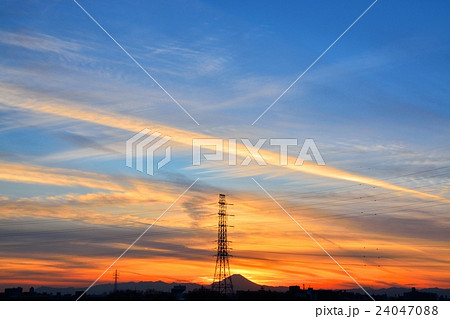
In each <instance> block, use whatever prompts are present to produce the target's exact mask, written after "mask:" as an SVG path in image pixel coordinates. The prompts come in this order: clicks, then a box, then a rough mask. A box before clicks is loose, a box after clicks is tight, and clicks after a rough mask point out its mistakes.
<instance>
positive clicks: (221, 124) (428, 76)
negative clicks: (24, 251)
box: [0, 0, 450, 240]
mask: <svg viewBox="0 0 450 319" xmlns="http://www.w3.org/2000/svg"><path fill="white" fill-rule="evenodd" d="M79 3H80V4H81V5H82V6H83V7H84V8H85V9H86V10H87V11H88V12H90V13H91V14H92V16H93V17H95V19H97V20H98V22H99V23H100V24H101V25H102V26H103V27H104V28H105V29H106V30H107V31H108V32H109V33H110V34H111V35H112V36H113V37H114V38H115V39H116V40H117V41H118V42H119V43H120V44H121V45H122V46H123V47H124V48H125V49H126V50H128V51H129V53H130V54H132V55H133V56H134V57H135V58H136V60H137V61H138V62H139V63H141V64H142V66H143V67H144V68H145V69H146V70H148V72H149V73H150V74H151V75H152V76H154V77H155V79H157V81H159V83H160V84H161V85H162V86H163V87H164V88H166V89H167V91H168V92H170V94H172V95H173V96H174V97H175V99H177V100H178V101H179V102H180V103H181V104H182V105H183V106H184V107H185V108H186V109H187V110H188V111H189V113H191V114H192V116H193V117H194V118H195V119H196V120H198V122H199V123H200V126H197V125H196V124H195V123H194V122H193V121H192V120H191V119H190V118H189V117H188V116H187V115H186V114H185V113H183V112H182V111H181V110H180V109H179V107H178V106H177V105H176V104H175V103H174V102H173V101H171V100H170V98H168V96H167V95H166V94H165V93H164V92H163V91H162V90H161V89H160V88H159V87H158V86H157V85H156V84H155V83H153V81H152V80H151V79H150V78H149V77H147V75H146V74H145V73H144V72H142V70H140V69H139V67H138V66H136V64H134V63H133V61H131V60H130V59H129V57H127V56H126V54H125V53H124V52H123V51H122V50H120V48H119V47H118V46H117V45H116V44H115V43H114V42H113V41H112V40H111V39H110V38H109V37H108V36H107V35H106V34H105V33H104V32H103V31H102V30H100V29H99V28H98V26H96V25H95V24H94V23H93V21H91V20H90V19H89V17H88V16H87V15H86V14H84V12H83V11H82V10H81V9H80V8H79V7H78V6H77V5H76V4H75V3H74V2H73V1H68V0H64V1H52V2H44V3H43V2H41V1H3V2H2V4H1V5H0V19H1V24H0V57H1V59H0V89H1V90H2V92H1V93H0V157H1V160H2V161H4V162H7V163H15V164H22V165H31V166H33V167H37V168H36V170H37V171H38V170H39V169H38V167H41V168H43V170H44V168H45V169H49V170H50V168H51V169H60V170H67V171H65V172H66V173H65V174H69V176H72V174H73V176H77V177H80V178H81V177H82V178H94V177H93V176H94V175H93V174H99V175H98V176H103V177H104V176H109V177H110V179H111V180H112V181H114V182H117V183H119V184H120V183H122V182H123V181H124V180H127V181H128V179H136V180H139V181H144V182H145V181H148V178H149V177H148V176H143V175H142V174H141V173H139V172H136V171H134V170H132V169H129V168H127V167H125V164H124V161H125V160H124V147H125V141H126V140H127V139H128V138H130V137H131V136H132V135H133V134H134V133H135V132H138V131H140V130H141V129H143V128H144V127H142V126H140V124H139V123H137V124H136V128H135V129H133V130H129V129H128V130H127V129H123V128H122V129H121V128H118V127H114V125H106V124H104V125H98V123H97V124H96V123H94V122H95V120H91V121H84V120H79V119H77V118H76V117H73V116H72V117H71V116H67V117H65V116H64V115H61V114H60V115H55V114H52V113H48V112H42V111H39V110H38V109H36V108H38V107H41V110H42V108H43V107H45V106H47V105H60V106H64V107H65V108H67V110H74V111H76V110H77V109H78V108H80V109H83V108H87V109H89V110H91V111H92V112H97V113H98V114H100V115H101V114H105V113H108V114H114V116H116V118H118V119H121V118H122V117H123V118H128V117H129V118H132V119H138V120H141V121H142V122H145V123H149V124H151V125H155V126H156V127H158V126H162V127H169V128H173V129H180V130H185V131H188V132H195V134H205V135H209V136H214V137H223V138H251V139H253V140H255V139H257V138H259V137H264V138H281V137H287V138H298V139H299V140H300V141H303V140H304V139H305V138H313V139H314V140H315V142H316V144H317V145H318V147H319V149H320V151H321V153H322V156H323V157H324V159H325V161H326V163H327V165H329V166H330V167H333V168H336V169H340V170H344V171H347V172H351V173H355V174H359V175H362V176H368V177H373V178H377V179H379V180H390V181H391V182H392V183H394V184H398V185H401V186H404V187H409V188H413V189H414V188H418V190H424V191H426V192H428V193H432V194H437V195H439V196H442V197H446V198H448V197H449V193H448V192H449V190H448V186H446V185H448V182H447V180H446V179H445V178H447V176H446V175H445V174H444V173H445V172H446V171H445V170H443V171H437V172H436V173H435V174H434V173H427V172H432V171H431V170H435V169H444V168H445V167H446V166H448V156H449V155H450V149H449V146H448V141H449V137H450V128H449V123H450V105H449V103H450V102H449V101H450V96H449V90H448V87H449V84H450V81H449V80H450V79H449V74H450V72H449V71H450V70H449V63H448V61H449V58H450V56H449V55H450V53H449V52H450V50H449V49H450V47H449V46H450V44H449V41H448V34H449V32H450V23H449V22H448V21H449V20H450V19H449V18H448V12H449V9H450V4H449V3H448V2H447V1H432V2H426V1H384V0H380V1H378V3H376V4H375V5H374V6H373V7H372V8H371V10H370V11H368V12H367V14H366V15H365V16H364V17H362V18H361V20H360V21H358V22H357V23H356V24H355V26H354V27H353V28H352V29H351V30H350V31H349V32H348V33H347V34H345V35H344V36H343V37H342V38H341V39H340V40H339V41H338V42H337V43H336V44H335V46H333V48H331V49H330V51H329V52H328V53H327V54H325V55H324V56H323V57H322V59H321V60H320V61H318V63H317V64H316V65H314V66H313V67H312V68H311V69H310V70H309V72H308V73H307V74H305V76H304V77H303V78H302V79H300V81H298V82H297V83H296V85H295V86H294V87H292V89H291V90H289V91H288V92H287V94H286V95H285V96H283V97H282V98H281V99H280V100H279V101H278V103H276V104H275V105H274V106H273V108H272V109H270V110H269V111H268V112H267V113H266V114H265V115H264V116H263V117H262V118H261V119H260V120H259V121H258V122H257V123H256V124H255V125H254V126H252V125H251V123H252V122H253V121H254V120H255V119H256V118H257V117H258V116H259V115H260V114H261V112H263V111H264V110H265V109H266V107H268V106H269V105H270V104H271V103H272V102H273V101H274V100H275V99H276V98H277V97H278V96H279V95H280V94H281V92H283V91H284V90H285V89H286V88H287V87H288V86H289V85H290V84H291V83H292V82H293V81H294V80H295V79H296V78H297V77H298V76H299V75H300V74H301V73H302V72H303V71H304V70H305V69H306V68H307V67H308V66H309V65H310V64H311V63H312V62H313V61H314V60H315V59H316V58H317V57H318V56H319V55H320V54H321V53H322V52H323V51H324V50H325V49H326V48H327V47H328V46H329V45H330V44H331V43H332V42H333V41H334V40H335V39H336V38H337V37H338V36H339V35H340V34H341V33H342V32H343V31H344V30H345V29H346V28H347V27H348V26H349V25H350V24H351V23H352V22H353V21H354V20H355V19H356V18H357V17H358V16H359V15H360V14H361V13H362V12H363V11H364V10H365V9H366V8H367V7H368V6H369V5H370V4H371V1H361V0H358V1H356V0H355V1H288V2H283V3H278V2H276V1H258V2H255V1H225V2H224V1H208V2H202V1H171V2H166V1H152V2H145V1H138V2H131V3H128V2H123V1H83V0H80V1H79ZM100 115H99V117H100ZM162 133H163V134H170V132H162ZM268 149H270V148H268ZM298 150H299V148H293V149H292V155H294V156H295V154H296V152H298ZM159 155H162V154H159ZM190 156H191V154H190V152H189V148H186V146H184V147H181V148H178V149H177V145H174V155H173V157H174V160H173V161H172V162H171V163H169V164H168V165H166V166H165V167H164V168H162V169H161V170H160V171H158V172H157V174H156V176H155V177H152V178H153V180H152V182H151V183H161V184H163V185H165V186H164V187H167V188H172V189H177V190H178V188H177V187H184V186H187V185H189V184H190V181H192V180H194V179H195V178H197V177H200V178H201V181H202V182H201V183H203V184H202V185H203V186H202V187H204V189H208V190H209V191H211V192H214V191H217V192H219V191H221V190H222V189H225V190H226V191H227V192H229V193H231V194H233V192H234V193H235V194H236V196H238V195H237V194H238V193H239V191H245V192H250V193H252V194H257V193H258V192H260V190H259V189H258V188H257V186H256V185H255V184H254V183H252V181H251V180H250V179H249V176H257V178H261V179H264V181H265V182H266V184H265V185H267V187H268V188H270V189H271V190H272V191H273V192H274V193H276V194H277V196H279V198H282V199H284V200H286V201H290V202H289V207H295V205H297V204H299V202H300V203H302V205H304V204H305V201H306V202H307V203H308V205H311V206H312V207H314V206H320V204H321V195H320V193H319V195H318V196H314V197H312V198H310V199H305V198H304V196H302V194H303V193H305V191H306V192H314V191H319V192H320V191H323V190H327V189H330V188H333V187H344V190H345V187H348V186H354V185H353V184H354V183H351V182H348V181H347V182H344V181H342V180H338V179H335V178H333V177H331V178H327V177H324V176H322V177H318V176H311V175H309V174H303V173H299V172H291V171H289V170H285V169H283V168H280V167H272V166H271V167H267V168H264V167H263V168H257V167H256V168H255V167H254V168H252V170H251V171H250V170H249V171H246V170H244V169H242V168H233V167H227V166H220V165H203V166H201V167H199V168H192V167H191V165H190V164H191V157H190ZM75 171H76V172H75ZM67 172H68V173H67ZM416 172H417V174H413V175H411V176H408V177H406V178H402V177H397V176H403V175H405V174H410V173H416ZM420 172H425V173H420ZM440 172H442V173H443V174H442V175H439V173H440ZM48 173H49V174H50V173H51V172H50V171H49V172H48ZM60 173H61V172H60V171H58V172H57V174H60ZM61 174H62V173H61ZM434 175H437V176H434ZM103 177H102V178H103ZM99 178H100V177H99ZM443 178H444V179H443ZM83 183H84V184H83ZM83 183H80V184H77V185H73V184H70V185H67V186H66V185H59V184H58V185H53V184H51V183H49V184H45V183H42V184H33V183H28V182H26V183H20V182H17V181H15V180H9V179H7V178H5V179H3V180H1V181H0V190H1V193H0V197H1V196H3V197H5V198H6V199H7V200H8V201H14V200H16V201H20V200H21V199H22V200H23V199H24V198H26V199H27V200H31V199H36V200H38V199H39V200H43V199H45V198H47V197H51V196H66V195H67V194H68V193H70V194H71V195H70V196H72V195H73V194H78V195H80V194H91V192H92V186H86V185H91V184H89V183H90V182H89V183H87V182H83ZM149 183H150V181H149ZM443 185H444V186H446V187H445V188H444V187H443ZM108 187H110V185H108ZM374 189H375V187H374V186H373V188H371V186H370V185H369V186H367V185H361V187H358V191H355V193H354V194H358V193H359V192H360V193H361V196H372V195H373V196H374V194H371V193H370V192H371V191H373V192H375V194H378V193H377V192H379V193H381V194H382V196H384V195H385V192H386V190H385V189H381V188H377V189H376V190H374ZM97 191H98V190H97ZM108 191H111V192H113V191H115V189H114V187H112V188H110V189H108ZM354 194H352V193H351V192H349V193H347V192H345V191H344V192H343V193H337V194H335V193H333V194H328V195H327V196H329V197H330V198H327V199H328V200H337V201H341V200H348V199H351V198H352V197H350V198H349V197H348V196H352V195H354ZM259 195H263V194H259ZM346 196H347V197H346ZM301 199H302V200H304V202H302V201H301ZM390 199H391V200H392V202H389V204H387V205H388V206H389V205H393V204H395V202H396V201H398V200H399V199H398V198H395V197H394V198H390ZM401 200H402V201H403V200H404V201H405V202H406V203H408V202H409V201H410V200H411V199H410V198H409V197H407V198H403V197H402V198H401ZM414 200H418V199H414ZM418 201H419V206H418V207H419V208H418V210H420V207H422V206H420V205H422V204H424V203H422V202H420V200H418ZM39 203H40V202H39ZM9 204H10V205H14V203H9ZM47 204H48V203H46V205H47ZM372 204H373V203H372ZM15 205H19V202H16V203H15ZM48 205H51V204H48ZM352 205H354V206H356V208H355V209H356V210H360V206H361V203H353V204H352ZM364 205H367V202H364ZM364 205H363V206H364ZM426 205H427V204H426V203H425V206H424V207H428V206H426ZM394 206H395V205H394ZM352 207H353V206H352ZM444 208H445V207H442V206H438V207H437V208H436V210H437V211H436V214H437V215H439V214H441V213H442V210H443V209H444ZM93 209H94V208H93ZM102 209H103V208H102ZM158 209H159V207H158ZM340 209H342V207H338V208H336V211H334V208H333V213H336V212H339V210H340ZM344 209H348V207H344ZM377 209H378V206H377ZM156 210H157V209H156V208H155V211H156ZM416 213H417V214H419V215H420V214H421V213H420V212H416ZM25 215H26V214H25ZM419 215H417V216H419ZM31 216H32V215H31ZM417 216H415V217H417ZM420 216H421V218H422V217H423V216H422V215H420ZM439 216H441V215H439ZM3 217H4V218H9V217H7V215H5V216H3ZM402 218H404V216H403V215H402ZM396 222H398V224H402V222H404V221H403V220H400V221H396ZM448 222H449V221H448V219H447V218H444V217H442V223H443V224H442V225H448ZM411 223H412V224H413V223H414V225H412V226H411V227H412V228H411V229H415V228H414V227H416V228H417V227H419V223H415V221H413V222H411ZM375 224H376V223H374V225H375ZM377 225H378V224H377ZM442 225H441V226H442ZM355 227H357V226H355ZM380 227H382V225H380ZM442 227H443V228H445V227H444V226H442ZM442 233H444V231H442ZM439 234H441V233H440V232H439ZM434 235H435V234H433V232H432V231H431V230H430V231H429V232H427V233H426V234H424V236H425V237H426V236H429V238H428V239H430V240H432V239H433V240H434V239H435V238H434V237H433V236H434Z"/></svg>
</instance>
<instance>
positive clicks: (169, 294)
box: [0, 275, 450, 301]
mask: <svg viewBox="0 0 450 319" xmlns="http://www.w3.org/2000/svg"><path fill="white" fill-rule="evenodd" d="M231 278H232V280H233V284H234V287H235V289H234V292H233V293H228V294H219V293H217V292H215V291H214V290H212V289H211V287H210V286H201V285H198V284H192V283H188V284H179V283H171V284H169V283H165V282H161V281H157V282H139V283H135V282H129V283H120V284H119V285H117V287H115V286H114V285H111V284H106V285H105V284H103V285H98V286H95V287H93V288H92V289H91V290H89V292H88V293H86V294H85V295H83V297H82V298H81V299H80V300H86V301H89V300H117V301H119V300H155V301H163V300H167V301H170V300H198V301H202V300H204V301H206V300H236V301H238V300H299V301H301V300H303V301H356V300H370V299H369V297H368V296H367V295H366V294H364V293H363V292H362V291H359V290H357V289H352V290H324V289H318V290H316V289H313V288H305V287H304V286H303V287H300V286H290V287H271V286H260V285H258V284H256V283H254V282H252V281H250V280H248V279H246V278H245V277H243V276H241V275H233V276H231ZM367 290H368V291H369V292H370V293H371V295H372V296H373V297H374V298H375V300H378V301H382V300H392V301H394V300H404V301H435V300H449V296H450V290H448V289H438V288H431V289H422V290H417V289H415V288H412V289H411V288H387V289H379V290H372V289H369V288H368V289H367ZM83 291H84V289H83V288H78V289H77V288H73V287H70V288H52V287H40V288H38V289H36V290H35V289H34V288H30V290H29V291H28V292H24V291H23V289H22V288H20V287H17V288H6V289H5V291H4V292H3V293H0V300H76V299H78V297H79V296H80V295H81V294H82V293H83Z"/></svg>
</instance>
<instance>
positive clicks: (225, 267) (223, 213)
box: [212, 194, 233, 294]
mask: <svg viewBox="0 0 450 319" xmlns="http://www.w3.org/2000/svg"><path fill="white" fill-rule="evenodd" d="M227 205H229V204H227V202H226V200H225V195H224V194H219V212H218V213H217V214H218V222H217V255H216V269H215V271H214V281H213V285H212V289H213V290H214V291H216V292H218V293H219V294H229V293H231V294H232V293H233V282H232V281H231V272H230V257H231V255H230V253H229V250H230V247H229V244H230V241H229V240H228V232H227V231H228V227H230V226H228V224H227V222H228V216H230V215H228V214H227Z"/></svg>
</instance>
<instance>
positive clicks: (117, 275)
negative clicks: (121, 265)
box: [113, 269, 119, 292]
mask: <svg viewBox="0 0 450 319" xmlns="http://www.w3.org/2000/svg"><path fill="white" fill-rule="evenodd" d="M113 278H114V292H117V279H119V273H118V272H117V269H116V271H115V272H114V275H113Z"/></svg>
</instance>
